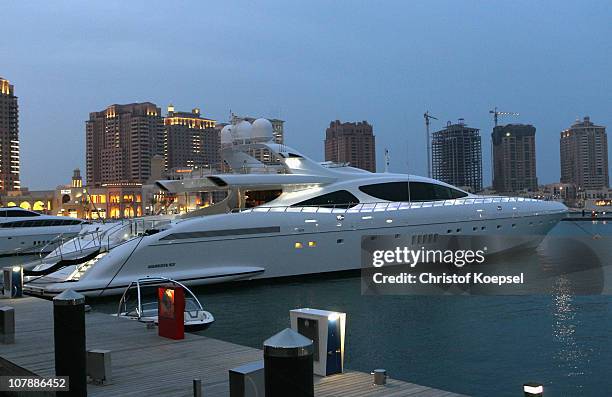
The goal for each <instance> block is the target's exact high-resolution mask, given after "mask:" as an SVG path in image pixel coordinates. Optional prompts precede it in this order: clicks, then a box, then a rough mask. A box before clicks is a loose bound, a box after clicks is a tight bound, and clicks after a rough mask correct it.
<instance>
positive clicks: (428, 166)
mask: <svg viewBox="0 0 612 397" xmlns="http://www.w3.org/2000/svg"><path fill="white" fill-rule="evenodd" d="M423 117H424V118H425V131H426V133H427V137H426V138H427V177H429V178H431V138H430V137H429V120H430V119H434V120H438V119H437V118H436V117H434V116H432V115H431V114H429V110H428V111H426V112H425V114H423Z"/></svg>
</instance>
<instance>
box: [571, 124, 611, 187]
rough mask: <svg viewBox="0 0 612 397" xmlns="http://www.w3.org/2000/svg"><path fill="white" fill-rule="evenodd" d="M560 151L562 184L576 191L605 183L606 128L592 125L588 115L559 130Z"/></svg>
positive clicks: (606, 170) (607, 178)
mask: <svg viewBox="0 0 612 397" xmlns="http://www.w3.org/2000/svg"><path fill="white" fill-rule="evenodd" d="M560 151H561V182H562V183H572V184H574V185H576V187H577V188H578V189H579V190H586V189H601V188H607V187H608V186H609V183H610V180H609V175H608V137H607V134H606V127H603V126H598V125H595V124H593V123H592V122H591V120H590V118H589V117H585V118H584V119H583V120H582V121H579V120H577V121H576V123H574V124H573V125H572V126H571V127H570V128H568V129H566V130H563V131H561V140H560Z"/></svg>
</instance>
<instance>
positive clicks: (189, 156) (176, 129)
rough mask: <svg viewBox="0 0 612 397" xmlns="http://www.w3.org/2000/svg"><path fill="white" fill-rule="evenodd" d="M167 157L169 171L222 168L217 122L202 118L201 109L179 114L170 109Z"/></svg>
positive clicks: (165, 150) (167, 118)
mask: <svg viewBox="0 0 612 397" xmlns="http://www.w3.org/2000/svg"><path fill="white" fill-rule="evenodd" d="M164 128H165V143H164V154H165V157H166V169H167V170H168V171H171V170H174V169H177V168H192V169H193V168H208V169H213V168H218V167H219V165H220V162H221V153H220V151H221V139H220V135H219V131H217V130H216V129H215V121H214V120H211V119H208V118H204V117H202V116H201V115H200V109H198V108H195V109H193V110H192V111H191V112H176V111H175V110H174V106H172V105H170V106H168V115H167V116H166V118H164Z"/></svg>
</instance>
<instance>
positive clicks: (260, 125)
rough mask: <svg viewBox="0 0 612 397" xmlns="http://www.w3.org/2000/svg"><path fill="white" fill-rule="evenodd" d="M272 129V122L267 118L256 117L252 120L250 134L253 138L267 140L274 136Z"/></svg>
mask: <svg viewBox="0 0 612 397" xmlns="http://www.w3.org/2000/svg"><path fill="white" fill-rule="evenodd" d="M272 131H273V129H272V123H270V121H269V120H268V119H257V120H255V121H254V122H253V131H252V132H251V136H252V137H253V139H254V140H258V141H261V142H268V141H271V140H272V138H273V137H274V135H273V134H272Z"/></svg>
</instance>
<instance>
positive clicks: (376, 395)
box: [0, 297, 461, 397]
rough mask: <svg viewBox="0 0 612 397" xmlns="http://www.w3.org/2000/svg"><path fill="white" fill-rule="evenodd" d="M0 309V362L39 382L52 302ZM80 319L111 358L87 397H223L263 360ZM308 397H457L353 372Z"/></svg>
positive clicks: (324, 381)
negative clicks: (247, 367)
mask: <svg viewBox="0 0 612 397" xmlns="http://www.w3.org/2000/svg"><path fill="white" fill-rule="evenodd" d="M0 306H12V307H14V308H15V322H16V334H15V344H12V345H0V357H2V358H3V359H5V360H8V361H10V362H11V363H13V364H15V365H18V366H19V367H22V368H24V369H26V370H28V371H31V372H33V373H36V374H38V375H40V376H53V375H54V373H55V368H54V350H53V304H52V302H50V301H46V300H42V299H38V298H33V297H26V298H22V299H10V300H9V299H2V300H0ZM85 318H86V324H87V348H88V349H106V350H111V351H112V353H111V354H112V382H111V383H110V384H107V385H93V384H89V385H88V395H89V396H108V397H114V396H157V395H163V396H192V395H193V392H192V380H193V379H196V378H197V379H201V380H202V388H203V395H204V396H206V397H227V396H229V383H228V380H229V377H228V370H229V369H231V368H234V367H237V366H240V365H242V364H245V363H248V362H252V361H257V360H261V359H262V358H263V353H262V351H261V350H259V349H255V348H251V347H246V346H241V345H237V344H234V343H229V342H225V341H222V340H218V339H213V338H208V337H205V336H201V335H194V334H188V333H187V334H185V339H183V340H178V341H175V340H170V339H165V338H160V337H159V336H158V335H157V328H154V329H147V328H146V326H145V325H144V324H142V323H139V322H136V321H130V320H125V319H118V318H116V317H113V316H110V315H108V314H105V313H97V312H95V311H92V312H89V313H87V314H86V317H85ZM213 326H214V325H213ZM1 370H2V367H1V366H0V372H1ZM315 396H320V397H361V396H373V397H399V396H411V397H461V395H460V394H456V393H451V392H446V391H442V390H437V389H433V388H430V387H427V386H421V385H416V384H413V383H409V382H404V381H400V380H397V379H388V380H387V384H386V385H385V386H374V385H372V376H371V375H370V374H366V373H363V372H356V371H346V372H345V373H343V374H339V375H334V376H329V377H325V378H321V377H315Z"/></svg>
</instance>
